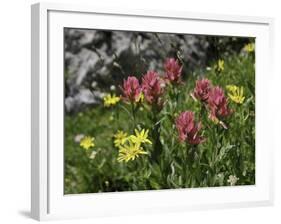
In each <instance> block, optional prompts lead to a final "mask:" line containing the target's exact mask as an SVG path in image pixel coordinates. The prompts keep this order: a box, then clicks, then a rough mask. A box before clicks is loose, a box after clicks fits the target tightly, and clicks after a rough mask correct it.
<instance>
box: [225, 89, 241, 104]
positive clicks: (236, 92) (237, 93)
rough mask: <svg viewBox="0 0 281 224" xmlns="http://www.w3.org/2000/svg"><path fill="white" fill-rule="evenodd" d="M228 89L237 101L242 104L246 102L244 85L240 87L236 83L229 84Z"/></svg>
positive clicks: (231, 97)
mask: <svg viewBox="0 0 281 224" xmlns="http://www.w3.org/2000/svg"><path fill="white" fill-rule="evenodd" d="M226 89H227V90H228V92H229V93H228V94H227V95H228V97H229V98H230V99H231V100H232V101H234V102H235V103H238V104H242V103H243V102H244V99H245V97H244V95H243V94H244V89H243V87H238V86H235V85H227V86H226Z"/></svg>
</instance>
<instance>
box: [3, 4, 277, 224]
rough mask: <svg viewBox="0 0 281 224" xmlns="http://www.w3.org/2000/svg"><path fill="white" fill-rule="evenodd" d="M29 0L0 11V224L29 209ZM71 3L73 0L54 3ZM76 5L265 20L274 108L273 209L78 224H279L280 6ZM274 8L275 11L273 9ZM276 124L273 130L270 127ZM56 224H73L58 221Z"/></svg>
mask: <svg viewBox="0 0 281 224" xmlns="http://www.w3.org/2000/svg"><path fill="white" fill-rule="evenodd" d="M34 2H36V1H31V0H25V1H24V0H6V1H3V0H2V1H1V6H0V10H1V12H0V17H1V19H0V24H1V26H0V32H1V34H0V77H1V81H0V99H1V100H0V105H1V106H0V145H1V147H0V172H1V175H0V223H4V224H9V223H31V222H33V220H31V219H30V218H29V207H30V172H29V171H30V4H31V3H34ZM56 2H71V3H76V2H77V1H75V0H69V1H67V0H64V1H60V0H57V1H56ZM78 2H79V4H92V5H99V6H107V7H112V8H113V7H114V6H118V7H122V6H124V7H126V8H138V9H162V10H180V11H193V12H208V13H222V14H238V15H254V16H270V17H275V18H276V27H275V40H276V43H275V56H276V57H275V62H276V66H275V75H276V80H275V86H273V87H272V88H276V89H275V97H274V100H275V101H276V108H272V116H274V120H275V122H274V124H272V129H271V130H268V131H269V132H271V133H272V140H273V141H275V158H276V163H275V167H276V169H275V176H276V181H275V185H276V186H275V188H276V194H275V196H276V200H275V201H276V203H275V206H274V207H263V208H248V209H231V210H214V211H201V212H187V213H176V214H167V215H163V214H161V215H149V216H137V217H136V216H135V217H120V218H103V219H98V220H82V221H81V220H80V221H79V223H95V222H96V223H115V224H118V223H122V224H124V223H134V224H137V223H205V224H206V223H235V224H237V223H246V222H248V223H254V222H255V223H266V222H268V223H280V222H281V215H280V212H281V200H280V199H281V198H280V189H281V188H280V185H281V176H280V172H279V170H281V161H280V159H281V155H280V154H281V153H280V151H278V149H279V146H280V143H278V141H277V138H278V137H279V136H278V135H280V133H281V132H280V128H279V125H278V124H281V123H280V121H281V119H280V115H279V114H280V112H281V110H280V108H281V107H280V103H281V100H280V98H279V97H281V93H280V91H279V90H280V89H281V88H280V86H279V83H281V78H280V73H279V72H280V67H279V63H280V62H279V61H280V56H281V53H280V50H281V49H280V43H279V42H278V40H281V26H280V25H281V13H280V9H281V7H280V6H278V0H259V1H258V0H256V1H250V0H248V1H247V0H232V1H226V0H205V1H203V0H192V1H190V0H154V1H152V0H139V1H133V0H102V1H98V0H87V1H86V0H80V1H78ZM278 7H279V8H278ZM278 73H279V74H278ZM273 125H275V126H273ZM58 223H78V221H77V220H76V221H63V222H58Z"/></svg>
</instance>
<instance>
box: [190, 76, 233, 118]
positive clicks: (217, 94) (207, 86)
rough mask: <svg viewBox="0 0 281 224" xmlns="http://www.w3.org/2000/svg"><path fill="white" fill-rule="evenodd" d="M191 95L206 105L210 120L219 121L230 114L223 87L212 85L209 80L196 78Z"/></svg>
mask: <svg viewBox="0 0 281 224" xmlns="http://www.w3.org/2000/svg"><path fill="white" fill-rule="evenodd" d="M193 95H194V96H195V97H196V99H198V100H200V101H201V102H202V103H204V104H205V105H206V106H207V108H208V109H209V117H210V118H211V120H213V121H215V122H219V121H220V120H221V119H222V118H224V117H227V116H229V115H230V114H231V110H230V109H229V107H228V101H227V98H226V97H225V94H224V91H223V89H222V88H221V87H219V86H215V87H213V86H212V84H211V81H210V80H208V79H202V80H197V81H196V86H195V88H194V90H193Z"/></svg>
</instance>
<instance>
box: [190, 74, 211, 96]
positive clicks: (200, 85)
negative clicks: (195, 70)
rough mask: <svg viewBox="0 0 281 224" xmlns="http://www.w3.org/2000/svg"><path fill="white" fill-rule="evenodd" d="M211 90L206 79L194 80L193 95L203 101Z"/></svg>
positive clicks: (209, 83)
mask: <svg viewBox="0 0 281 224" xmlns="http://www.w3.org/2000/svg"><path fill="white" fill-rule="evenodd" d="M210 91H211V82H210V80H208V79H201V80H197V81H196V86H195V88H194V91H193V94H194V96H195V97H196V98H197V99H198V100H201V101H203V102H206V101H207V100H208V98H209V95H210Z"/></svg>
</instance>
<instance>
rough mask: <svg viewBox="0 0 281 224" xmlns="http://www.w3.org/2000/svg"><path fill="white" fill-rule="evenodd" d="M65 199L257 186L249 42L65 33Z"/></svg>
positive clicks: (203, 37) (155, 34)
mask: <svg viewBox="0 0 281 224" xmlns="http://www.w3.org/2000/svg"><path fill="white" fill-rule="evenodd" d="M63 38H64V86H63V87H62V88H64V99H63V101H64V164H63V165H64V180H63V182H64V194H83V193H105V192H128V191H149V190H164V189H165V190H167V189H184V188H207V187H235V186H241V185H255V174H256V170H255V165H256V163H255V152H256V151H255V117H256V116H255V38H254V37H247V36H219V35H202V34H200V35H199V34H192V33H190V34H188V33H159V32H145V31H119V30H118V31H117V30H101V29H82V28H72V27H65V28H64V36H63Z"/></svg>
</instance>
